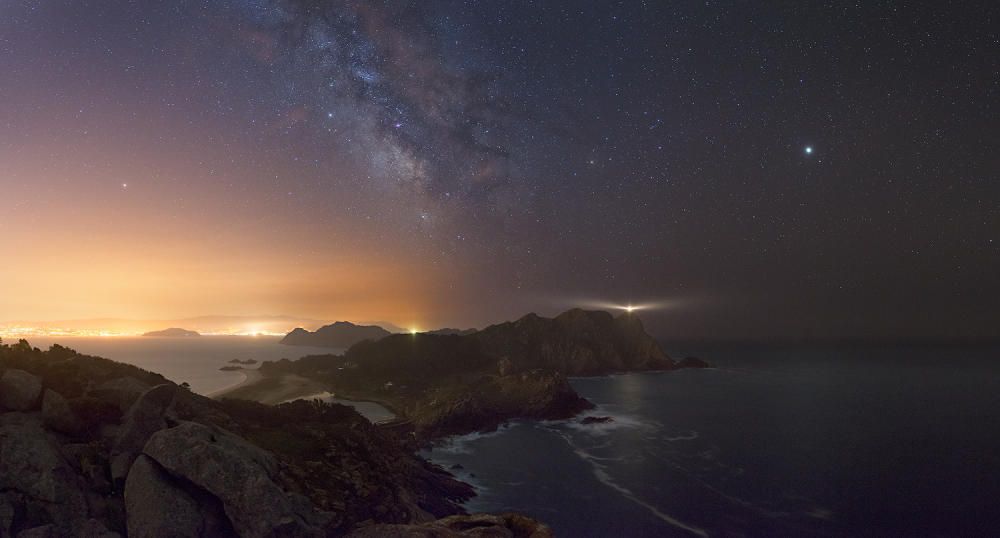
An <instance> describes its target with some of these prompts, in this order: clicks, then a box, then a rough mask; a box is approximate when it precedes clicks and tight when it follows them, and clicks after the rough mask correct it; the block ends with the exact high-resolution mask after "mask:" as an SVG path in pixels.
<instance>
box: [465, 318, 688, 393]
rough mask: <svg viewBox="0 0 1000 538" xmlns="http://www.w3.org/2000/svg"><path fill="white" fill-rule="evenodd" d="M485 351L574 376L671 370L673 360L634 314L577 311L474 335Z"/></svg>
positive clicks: (526, 365)
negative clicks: (618, 314)
mask: <svg viewBox="0 0 1000 538" xmlns="http://www.w3.org/2000/svg"><path fill="white" fill-rule="evenodd" d="M470 338H474V339H476V340H478V341H479V342H480V343H481V344H482V349H483V351H484V352H486V353H489V354H492V355H495V356H498V357H506V358H508V359H509V360H510V361H511V362H512V363H513V365H514V367H515V368H516V369H518V370H530V369H536V368H540V369H545V370H553V371H556V372H561V373H563V374H565V375H569V376H588V375H604V374H609V373H614V372H625V371H645V370H669V369H672V368H674V361H673V360H671V359H670V357H668V356H667V354H666V353H664V352H663V350H661V349H660V346H659V345H658V344H657V343H656V340H654V339H653V338H652V337H651V336H649V335H648V334H646V331H645V329H644V328H643V326H642V322H641V321H640V320H639V317H638V316H635V315H633V314H622V315H620V316H618V317H613V316H612V315H611V314H609V313H607V312H602V311H587V310H581V309H578V308H577V309H573V310H568V311H566V312H563V313H562V314H560V315H558V316H556V317H555V318H552V319H549V318H543V317H541V316H537V315H535V314H528V315H526V316H524V317H522V318H521V319H519V320H517V321H512V322H507V323H501V324H498V325H491V326H489V327H487V328H485V329H483V330H481V331H479V332H476V333H474V334H472V335H470Z"/></svg>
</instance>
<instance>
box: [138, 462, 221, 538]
mask: <svg viewBox="0 0 1000 538" xmlns="http://www.w3.org/2000/svg"><path fill="white" fill-rule="evenodd" d="M190 490H191V488H190V487H189V488H186V489H185V488H184V487H183V486H181V485H178V484H177V480H176V479H174V478H172V477H170V475H168V474H167V473H166V471H164V470H163V468H161V467H160V466H159V465H158V464H157V463H156V462H154V461H153V460H152V459H150V458H149V457H147V456H139V457H138V458H137V459H136V460H135V463H134V464H133V465H132V469H131V470H130V471H129V473H128V480H127V481H126V482H125V510H126V513H127V514H128V520H127V521H128V535H129V537H130V538H159V537H161V536H174V537H177V538H187V537H190V538H198V537H201V536H220V537H224V536H237V535H236V532H235V531H234V530H233V528H232V525H231V524H230V523H229V520H228V519H227V518H226V515H225V513H224V511H223V510H222V506H221V504H220V503H219V502H218V500H215V499H212V498H211V497H209V496H207V495H204V494H203V495H200V496H199V497H201V498H195V495H193V494H192V493H189V491H190Z"/></svg>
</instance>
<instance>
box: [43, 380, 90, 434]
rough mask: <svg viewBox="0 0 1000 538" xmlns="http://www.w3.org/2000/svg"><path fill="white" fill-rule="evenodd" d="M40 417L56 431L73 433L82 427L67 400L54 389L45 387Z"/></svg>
mask: <svg viewBox="0 0 1000 538" xmlns="http://www.w3.org/2000/svg"><path fill="white" fill-rule="evenodd" d="M42 418H43V420H44V421H45V425H46V426H48V427H49V428H51V429H53V430H55V431H57V432H62V433H69V434H74V433H77V432H79V431H80V429H81V428H82V425H81V423H80V420H79V419H78V418H77V416H76V413H75V412H74V411H73V409H72V408H71V407H70V405H69V402H67V401H66V398H63V396H62V394H59V393H58V392H56V391H54V390H49V389H45V394H44V395H43V396H42Z"/></svg>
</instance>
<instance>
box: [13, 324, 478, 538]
mask: <svg viewBox="0 0 1000 538" xmlns="http://www.w3.org/2000/svg"><path fill="white" fill-rule="evenodd" d="M11 370H23V371H24V372H27V373H28V374H29V375H31V376H35V377H37V378H38V379H40V380H41V385H42V387H43V388H41V391H42V392H43V393H44V397H42V398H41V399H42V401H43V402H44V403H43V404H42V406H41V407H42V408H43V409H41V410H40V409H39V408H38V407H39V406H38V405H37V403H36V404H35V405H34V407H33V408H32V410H30V411H28V412H19V411H6V412H5V410H4V409H0V537H3V538H6V537H8V536H19V535H24V536H29V537H30V536H45V537H54V538H79V537H86V538H111V537H113V536H117V535H125V534H126V533H128V534H129V535H132V536H164V535H167V536H183V535H197V536H237V535H238V536H307V537H308V536H331V535H332V536H340V535H344V534H346V533H347V532H349V531H351V530H352V529H355V528H358V527H364V526H369V525H375V524H382V523H385V524H418V523H426V522H429V521H433V520H435V519H436V518H440V517H447V516H449V515H454V514H457V513H461V508H460V506H459V504H458V503H460V502H462V501H463V500H466V499H468V498H469V497H471V496H472V495H473V490H472V488H471V487H470V486H469V485H467V484H463V483H461V482H458V481H457V480H455V479H454V478H453V477H452V476H451V475H449V474H447V473H446V472H445V471H443V470H442V469H440V468H437V467H435V466H432V465H431V464H429V463H427V462H426V461H424V460H422V459H420V458H419V457H417V456H415V455H414V454H413V453H412V452H410V451H408V450H407V449H405V448H404V445H403V444H402V443H401V442H400V440H399V439H398V438H397V437H395V435H394V434H391V433H387V432H384V431H383V430H381V429H379V428H377V427H375V426H373V425H372V424H371V423H370V422H368V421H367V420H366V419H364V418H363V417H362V416H361V415H359V414H358V413H357V412H356V411H354V410H353V409H352V408H350V407H347V406H342V405H336V404H324V403H322V402H318V401H312V402H307V401H298V402H293V403H289V404H282V405H278V406H266V405H261V404H256V403H253V402H246V401H235V400H229V401H222V402H219V401H214V400H210V399H208V398H204V397H202V396H199V395H197V394H194V393H191V392H190V391H186V390H182V389H180V388H179V387H177V386H176V385H174V384H173V383H163V380H162V377H160V376H158V375H156V374H152V373H149V372H144V371H141V370H139V369H137V368H135V367H132V366H128V365H124V364H119V363H114V362H112V361H108V360H105V359H100V358H97V357H87V356H83V355H79V354H76V353H75V352H73V351H72V350H69V349H67V348H62V347H58V346H53V348H51V349H50V350H48V351H41V350H38V349H35V348H32V347H30V346H29V345H28V344H27V343H26V342H25V343H23V344H18V345H16V346H10V345H3V344H2V343H0V371H3V372H7V371H11ZM15 375H16V374H15ZM125 377H132V378H134V379H131V380H128V379H123V378H125ZM150 386H151V387H150ZM123 387H124V388H125V389H127V390H119V389H122V388H123ZM137 387H143V388H144V389H145V390H143V391H142V393H141V394H140V395H139V396H138V397H136V398H132V396H129V395H128V393H129V392H135V389H136V388H137ZM109 389H110V390H109ZM131 399H134V402H132V404H131V405H130V406H129V407H128V408H127V412H126V413H124V414H122V413H121V412H120V411H119V403H120V402H124V401H127V400H131ZM64 404H65V405H64ZM67 406H68V411H67ZM66 412H68V413H71V416H76V417H77V418H78V419H79V420H80V424H81V427H80V428H79V431H77V432H75V433H73V434H71V435H67V434H65V433H64V432H61V431H59V430H60V429H62V430H66V429H72V428H66V427H63V426H60V425H59V424H60V423H61V421H62V420H63V419H66V418H67V416H63V415H64V413H66ZM136 447H138V449H137V448H136ZM137 450H138V453H136V451H137ZM112 476H113V477H114V478H117V481H116V482H115V483H112V480H110V478H111V477H112Z"/></svg>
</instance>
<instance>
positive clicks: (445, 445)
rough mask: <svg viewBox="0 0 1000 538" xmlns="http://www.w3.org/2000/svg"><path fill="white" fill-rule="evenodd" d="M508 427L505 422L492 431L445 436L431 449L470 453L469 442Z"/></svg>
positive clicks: (487, 436)
mask: <svg viewBox="0 0 1000 538" xmlns="http://www.w3.org/2000/svg"><path fill="white" fill-rule="evenodd" d="M509 427H510V426H509V425H507V424H502V425H500V427H498V428H497V429H496V430H495V431H492V432H473V433H467V434H465V435H453V436H451V437H447V438H445V439H444V440H443V441H441V442H440V443H438V444H435V445H434V448H433V450H434V451H437V452H443V453H445V454H471V453H472V448H471V447H470V446H469V445H470V444H471V443H474V442H476V441H479V440H480V439H487V438H489V437H493V436H496V435H499V434H501V433H503V432H504V431H505V430H506V429H507V428H509Z"/></svg>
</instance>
